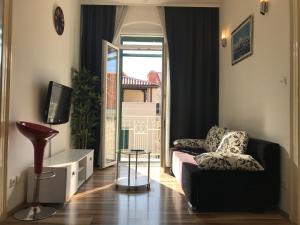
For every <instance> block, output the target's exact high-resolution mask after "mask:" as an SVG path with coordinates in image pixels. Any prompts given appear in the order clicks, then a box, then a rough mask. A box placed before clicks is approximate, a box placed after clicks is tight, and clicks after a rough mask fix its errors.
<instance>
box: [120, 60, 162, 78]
mask: <svg viewBox="0 0 300 225" xmlns="http://www.w3.org/2000/svg"><path fill="white" fill-rule="evenodd" d="M151 70H154V71H156V72H162V59H161V57H123V72H124V73H125V74H126V75H128V76H129V77H134V78H137V79H141V80H147V75H148V73H149V71H151Z"/></svg>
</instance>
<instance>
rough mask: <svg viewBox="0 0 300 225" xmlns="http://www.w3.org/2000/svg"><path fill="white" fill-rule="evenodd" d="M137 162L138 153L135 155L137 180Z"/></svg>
mask: <svg viewBox="0 0 300 225" xmlns="http://www.w3.org/2000/svg"><path fill="white" fill-rule="evenodd" d="M137 160H138V153H137V152H136V153H135V179H136V178H137Z"/></svg>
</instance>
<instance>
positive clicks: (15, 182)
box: [9, 176, 17, 188]
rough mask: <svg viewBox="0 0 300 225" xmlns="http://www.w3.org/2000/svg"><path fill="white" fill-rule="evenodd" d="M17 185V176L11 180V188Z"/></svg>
mask: <svg viewBox="0 0 300 225" xmlns="http://www.w3.org/2000/svg"><path fill="white" fill-rule="evenodd" d="M16 184H17V176H15V177H12V178H10V179H9V188H13V187H14V186H16Z"/></svg>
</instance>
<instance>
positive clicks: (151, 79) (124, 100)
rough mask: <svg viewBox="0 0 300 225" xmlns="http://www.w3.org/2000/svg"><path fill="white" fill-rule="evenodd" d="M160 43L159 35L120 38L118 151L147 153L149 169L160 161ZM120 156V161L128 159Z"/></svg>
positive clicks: (161, 80)
mask: <svg viewBox="0 0 300 225" xmlns="http://www.w3.org/2000/svg"><path fill="white" fill-rule="evenodd" d="M163 40H164V39H163V37H159V36H125V35H124V36H121V38H120V41H121V51H120V62H121V66H120V69H121V74H120V75H121V77H122V78H121V106H122V107H121V108H122V109H121V115H120V116H121V125H120V128H121V129H120V141H119V148H120V150H128V149H142V150H145V151H150V152H151V158H150V162H151V165H152V166H155V165H156V166H159V165H160V160H161V146H162V145H161V127H162V87H163V85H162V84H163V76H162V71H163ZM122 157H123V158H121V161H126V160H127V159H126V155H125V156H122ZM140 160H144V159H143V158H141V159H140ZM145 160H146V159H145Z"/></svg>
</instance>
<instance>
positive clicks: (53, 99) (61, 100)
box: [44, 81, 73, 124]
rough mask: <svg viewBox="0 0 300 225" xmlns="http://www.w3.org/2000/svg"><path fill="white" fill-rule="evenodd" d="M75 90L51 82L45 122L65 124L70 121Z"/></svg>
mask: <svg viewBox="0 0 300 225" xmlns="http://www.w3.org/2000/svg"><path fill="white" fill-rule="evenodd" d="M72 91H73V89H72V88H70V87H67V86H65V85H62V84H59V83H56V82H54V81H50V82H49V85H48V93H47V100H46V104H45V113H44V122H45V123H47V124H63V123H67V122H68V121H69V116H70V108H71V97H72Z"/></svg>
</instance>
